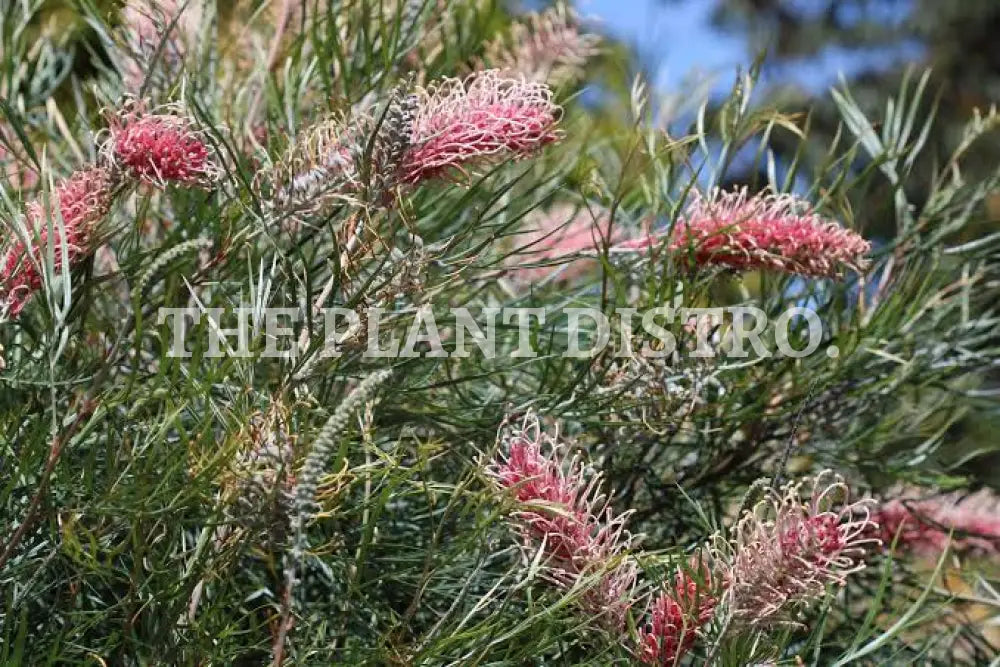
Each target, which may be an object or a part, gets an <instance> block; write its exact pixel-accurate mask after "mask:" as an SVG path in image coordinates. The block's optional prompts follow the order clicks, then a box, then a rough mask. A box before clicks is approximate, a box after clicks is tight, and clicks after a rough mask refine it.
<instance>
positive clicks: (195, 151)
mask: <svg viewBox="0 0 1000 667" xmlns="http://www.w3.org/2000/svg"><path fill="white" fill-rule="evenodd" d="M165 111H169V112H172V113H153V114H148V115H147V114H143V113H142V112H141V111H140V110H139V109H138V108H137V106H133V107H132V108H128V109H126V110H125V111H124V112H123V113H121V114H119V115H118V116H117V117H116V118H115V119H114V120H113V121H112V123H111V136H110V138H109V139H108V140H107V142H106V143H105V148H104V152H105V154H106V155H107V157H108V158H109V159H110V160H111V161H112V163H113V164H115V165H117V166H118V167H120V168H121V169H122V170H123V171H124V172H125V174H127V175H128V176H129V177H131V178H134V179H137V180H140V181H143V182H145V183H149V184H151V185H155V186H156V187H160V188H162V187H165V186H166V185H167V183H175V184H177V185H180V186H186V187H209V186H210V185H211V184H212V183H213V182H215V181H216V180H217V179H218V178H219V175H220V171H219V168H218V166H217V165H216V164H215V162H214V161H213V160H212V158H211V156H210V155H209V148H208V145H207V143H206V142H205V139H204V136H203V135H202V133H201V132H200V131H199V130H197V129H196V128H195V125H194V122H193V121H192V120H191V119H190V118H188V117H187V116H185V115H183V114H182V113H180V112H178V111H177V110H176V109H170V108H168V109H165Z"/></svg>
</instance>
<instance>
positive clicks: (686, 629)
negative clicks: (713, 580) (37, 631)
mask: <svg viewBox="0 0 1000 667" xmlns="http://www.w3.org/2000/svg"><path fill="white" fill-rule="evenodd" d="M706 574H708V573H707V572H706ZM709 588H710V587H709V586H707V585H701V584H699V582H698V581H696V580H695V579H694V578H693V577H692V576H691V575H690V574H688V573H687V572H684V571H679V572H677V575H676V576H675V577H674V585H673V587H672V589H667V590H663V591H661V592H660V593H659V594H658V595H657V596H656V597H655V598H654V599H653V604H652V609H651V610H650V620H649V622H648V623H646V624H645V625H644V626H642V627H640V628H639V651H638V658H639V660H641V661H642V662H644V663H646V664H647V665H663V666H664V667H667V666H673V665H676V664H677V661H678V660H680V659H681V658H682V657H683V656H684V654H685V653H687V652H688V651H689V650H690V649H691V646H692V645H693V644H694V641H695V639H696V638H697V636H698V630H699V629H701V628H702V627H703V626H704V625H705V624H706V623H708V622H709V621H710V620H711V619H712V617H713V616H714V615H715V607H716V605H717V604H718V598H717V597H716V596H714V595H713V594H712V593H711V592H710V591H709Z"/></svg>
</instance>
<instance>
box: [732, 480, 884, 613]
mask: <svg viewBox="0 0 1000 667" xmlns="http://www.w3.org/2000/svg"><path fill="white" fill-rule="evenodd" d="M811 481H812V491H811V493H810V495H809V497H808V499H806V500H805V501H804V500H803V493H802V488H803V486H804V485H805V484H806V483H807V482H806V481H803V482H799V483H790V484H787V485H785V486H784V488H783V489H782V490H781V491H780V492H777V491H773V490H769V492H768V494H767V496H766V497H765V498H764V499H763V500H761V501H760V502H759V503H758V504H757V505H756V506H755V507H754V508H753V510H751V511H748V512H746V513H745V514H744V515H743V516H742V517H741V518H740V519H739V521H738V522H737V524H736V526H735V529H734V532H735V537H734V539H733V541H732V544H731V545H730V546H731V555H730V557H729V558H728V560H727V559H726V557H725V556H723V557H722V558H720V562H728V563H729V568H728V570H729V571H728V572H727V573H726V574H725V579H726V581H727V587H728V589H729V590H728V592H727V595H728V600H729V604H730V605H731V608H732V613H733V617H734V618H735V619H736V620H737V621H740V622H744V623H746V624H748V625H752V626H755V627H768V626H773V625H780V624H794V623H795V615H796V613H797V612H798V611H800V610H801V609H803V608H805V607H807V606H809V605H810V604H811V603H812V602H814V601H816V600H818V599H820V598H822V597H823V596H824V595H825V593H826V586H827V585H828V584H838V585H843V584H844V583H845V581H846V578H847V576H848V575H850V574H852V573H854V572H857V571H859V570H861V569H863V568H864V566H865V564H864V561H863V556H864V554H865V551H866V549H867V548H868V547H869V546H871V545H874V544H878V540H876V539H872V538H870V537H868V535H869V534H870V531H871V529H872V527H873V526H874V524H873V522H872V521H871V519H870V518H869V515H870V512H869V505H870V501H864V500H863V501H858V502H856V503H853V504H849V503H847V499H848V488H847V485H846V484H845V483H844V482H843V480H841V479H840V478H837V477H834V476H832V475H831V474H830V473H827V472H824V473H820V474H819V475H818V476H817V477H816V478H815V479H813V480H811Z"/></svg>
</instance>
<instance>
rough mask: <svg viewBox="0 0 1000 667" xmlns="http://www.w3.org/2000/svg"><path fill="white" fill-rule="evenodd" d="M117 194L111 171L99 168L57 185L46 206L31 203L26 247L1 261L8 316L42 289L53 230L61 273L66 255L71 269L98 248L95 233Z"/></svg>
mask: <svg viewBox="0 0 1000 667" xmlns="http://www.w3.org/2000/svg"><path fill="white" fill-rule="evenodd" d="M113 191H114V179H113V177H112V175H111V173H110V172H109V171H108V170H107V169H104V168H101V167H95V168H92V169H86V170H81V171H77V172H76V173H74V174H73V175H72V176H70V177H69V178H68V179H66V180H65V181H63V182H61V183H60V184H59V185H57V186H56V187H55V189H53V191H52V192H51V193H50V195H49V197H48V203H49V206H48V207H46V205H45V200H44V199H41V198H40V199H36V200H35V201H33V202H31V203H30V204H28V215H27V222H28V225H27V230H26V231H27V233H28V239H26V240H27V243H26V242H25V240H22V239H18V240H15V241H13V242H12V243H10V244H9V245H8V246H7V248H6V249H5V250H4V252H3V258H2V260H0V309H2V311H3V312H4V313H5V314H6V315H7V316H8V317H17V315H18V314H19V313H20V312H21V310H22V309H23V308H24V306H25V305H26V304H27V303H28V301H29V300H30V299H31V296H32V295H33V294H34V293H35V292H36V291H38V289H40V288H41V286H42V271H41V266H42V264H43V263H44V262H45V258H46V256H47V253H48V246H49V228H50V226H51V229H52V231H53V233H54V234H55V238H54V243H53V250H54V252H53V256H54V260H55V262H54V268H55V269H57V270H62V269H63V257H64V255H65V257H66V258H68V262H69V266H70V267H72V266H73V265H74V264H75V263H76V262H77V261H78V260H79V259H80V258H82V257H84V256H86V255H87V254H89V253H90V252H91V251H92V250H93V249H94V248H93V238H94V230H95V227H96V225H97V223H98V222H100V220H101V219H103V218H104V216H106V215H107V213H108V210H109V209H110V207H111V199H112V196H113ZM57 216H58V217H57ZM64 251H65V252H64Z"/></svg>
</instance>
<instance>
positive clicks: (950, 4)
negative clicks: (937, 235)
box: [714, 0, 1000, 486]
mask: <svg viewBox="0 0 1000 667" xmlns="http://www.w3.org/2000/svg"><path fill="white" fill-rule="evenodd" d="M714 17H715V22H716V24H717V25H718V26H719V27H720V28H722V29H724V30H729V31H734V32H739V33H741V34H744V35H746V36H747V40H748V43H749V44H750V48H751V50H752V51H755V52H759V51H766V53H767V58H766V60H765V62H764V65H763V68H764V75H765V77H766V78H767V80H769V81H770V82H771V84H772V87H771V95H772V96H773V97H774V98H775V101H777V102H779V103H780V104H781V105H782V106H783V107H785V108H794V107H796V106H798V107H800V108H801V109H802V110H803V111H806V110H808V111H809V123H810V127H811V130H812V132H811V138H812V142H813V143H814V144H815V146H816V150H815V152H814V153H812V155H811V156H810V155H809V154H806V155H802V156H800V157H801V159H804V160H806V161H808V160H809V159H810V157H812V158H813V159H815V160H817V161H820V160H822V159H823V155H824V152H825V147H826V146H828V145H829V142H830V141H832V140H833V138H834V137H835V136H837V134H838V132H840V133H842V132H843V125H842V123H843V121H842V120H841V114H840V113H839V111H838V109H837V106H836V104H835V102H834V100H833V99H831V96H830V95H828V94H827V91H826V90H824V89H823V88H822V87H817V88H814V89H809V87H808V86H805V85H802V84H801V83H799V84H797V83H795V79H796V77H794V76H789V75H788V74H789V73H790V72H792V71H798V72H799V73H802V72H803V71H804V72H805V77H804V78H810V77H812V78H818V74H819V70H820V69H823V68H828V67H829V62H830V61H835V62H849V63H851V64H853V65H854V68H853V69H854V71H853V72H850V73H848V74H847V75H846V77H845V78H846V79H847V83H848V86H849V88H850V90H851V94H852V96H853V97H854V99H855V100H856V101H857V103H858V105H859V107H860V108H861V109H863V110H864V112H865V113H866V115H868V116H869V117H870V118H874V119H875V120H876V121H877V120H878V119H879V118H880V117H881V116H883V115H884V114H885V108H886V102H887V100H889V99H891V98H892V97H893V96H894V95H896V93H897V92H898V91H899V90H900V87H901V85H902V84H903V83H904V81H905V80H907V78H909V79H911V80H912V78H913V73H914V72H915V71H916V72H919V71H920V70H922V69H923V68H929V69H930V78H929V81H928V84H927V87H928V91H929V92H930V93H931V94H930V95H927V96H926V98H925V99H926V102H925V107H927V110H928V111H930V110H931V109H932V108H933V110H934V113H935V114H936V117H937V122H936V123H935V124H934V126H933V127H931V128H929V136H928V137H927V145H926V147H925V148H924V150H925V151H927V152H928V153H929V154H930V155H933V156H934V159H933V160H927V161H925V162H923V163H922V165H921V166H920V167H919V168H917V169H916V170H915V171H914V173H912V174H911V180H910V182H909V183H908V184H907V185H906V196H907V200H908V201H909V202H911V203H912V204H913V205H914V206H915V207H916V208H917V210H919V209H921V208H922V207H923V206H924V205H925V203H926V199H927V193H929V192H931V190H932V187H931V181H932V179H934V178H937V177H939V174H938V173H937V171H938V167H937V165H940V164H942V163H943V162H944V161H945V160H946V159H947V156H948V155H950V154H951V153H952V152H953V151H954V150H955V149H956V147H957V146H958V145H960V143H961V141H962V134H963V131H964V129H963V128H964V126H965V124H966V122H967V120H968V118H969V117H970V116H971V115H972V114H973V113H975V111H976V110H977V109H978V110H979V111H982V112H985V111H987V110H988V109H989V108H990V107H991V106H993V105H995V104H997V102H998V100H1000V41H998V40H997V38H996V36H997V35H998V34H1000V2H995V1H994V0H717V7H716V9H715V14H714ZM799 78H800V79H801V78H803V77H799ZM875 128H876V130H879V129H881V128H879V125H878V123H877V122H876V124H875ZM782 139H783V137H782V136H776V137H775V138H774V140H773V141H772V145H771V148H772V149H773V150H774V151H775V152H776V153H777V155H778V156H779V159H780V158H781V157H784V158H785V159H786V160H791V159H794V157H795V155H796V154H797V153H798V152H799V151H800V148H799V146H798V144H797V142H796V143H793V142H790V141H782ZM966 159H967V162H966V167H965V168H966V170H967V174H968V175H970V176H973V175H974V176H981V175H984V174H986V173H988V172H990V171H991V170H992V169H994V168H995V165H996V164H997V162H998V160H1000V143H998V142H996V141H984V142H980V143H979V144H978V145H976V146H975V147H973V148H972V150H971V151H970V152H969V153H968V154H967V156H966ZM859 168H860V166H859ZM748 176H749V175H748ZM891 190H892V186H891V184H889V183H888V182H885V183H883V184H882V186H881V187H877V188H874V189H872V190H871V192H870V193H869V196H868V197H867V201H866V207H865V210H864V211H858V212H857V214H858V216H859V218H861V219H863V220H865V226H866V227H867V228H868V229H869V230H871V232H872V235H873V236H876V237H878V236H888V235H890V234H891V233H892V227H893V226H894V224H895V222H896V216H895V212H894V210H893V196H892V191H891ZM986 201H987V211H986V212H985V213H986V214H985V215H984V217H983V219H984V220H985V222H983V223H981V224H980V225H978V226H976V227H973V228H970V229H967V230H966V231H965V235H966V236H967V237H968V238H976V237H979V236H983V235H985V234H988V233H990V232H994V231H996V224H995V221H996V220H997V219H998V218H1000V192H996V193H994V194H993V195H992V196H990V197H988V198H987V200H986ZM998 422H1000V418H998V416H997V414H996V413H995V411H992V410H987V409H985V408H984V409H983V410H982V411H981V412H976V413H975V414H973V415H972V416H970V418H967V419H964V420H962V421H961V422H960V424H958V425H956V426H955V427H953V428H954V433H953V434H952V437H951V438H950V441H951V442H952V445H951V446H950V447H948V448H946V449H945V450H943V451H942V452H941V453H940V455H941V456H942V457H943V458H944V459H945V462H946V463H954V462H958V461H965V462H964V463H962V464H960V466H959V467H960V469H961V471H962V472H963V473H967V474H971V475H973V477H975V478H978V479H980V480H981V481H984V482H987V483H989V484H990V485H991V486H997V485H1000V473H997V472H996V471H997V470H1000V456H998V455H997V454H996V453H989V450H990V449H992V448H991V447H989V446H988V445H990V444H991V443H993V442H995V440H996V437H995V433H996V427H997V425H998ZM984 445H987V446H986V447H985V448H984Z"/></svg>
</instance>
